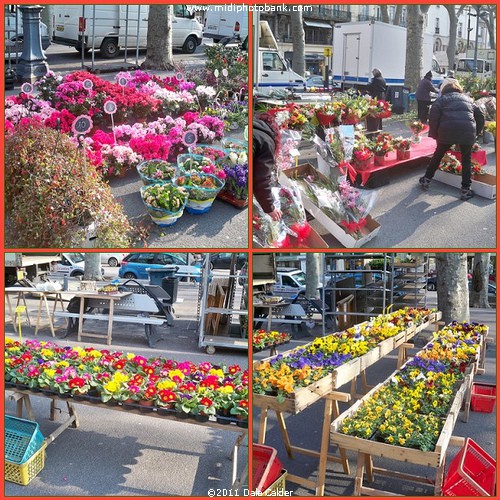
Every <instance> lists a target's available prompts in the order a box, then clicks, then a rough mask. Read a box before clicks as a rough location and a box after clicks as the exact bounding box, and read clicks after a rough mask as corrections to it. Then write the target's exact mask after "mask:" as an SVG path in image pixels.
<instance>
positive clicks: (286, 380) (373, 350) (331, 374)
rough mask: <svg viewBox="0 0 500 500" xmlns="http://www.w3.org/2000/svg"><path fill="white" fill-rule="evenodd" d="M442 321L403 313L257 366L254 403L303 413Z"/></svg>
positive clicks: (419, 313) (409, 311) (412, 311)
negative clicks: (432, 324) (384, 356)
mask: <svg viewBox="0 0 500 500" xmlns="http://www.w3.org/2000/svg"><path fill="white" fill-rule="evenodd" d="M436 317H439V313H433V312H432V311H431V310H428V309H416V308H405V309H400V310H398V311H395V312H393V313H390V314H381V315H379V316H377V317H376V318H373V319H371V320H370V321H367V322H365V323H361V324H360V325H356V326H354V327H352V328H349V329H347V330H345V331H343V332H337V333H333V334H331V335H327V336H326V337H322V338H318V339H316V340H315V341H314V342H311V343H310V344H306V345H303V346H300V347H297V348H295V349H292V350H290V351H287V352H284V353H283V354H279V355H278V356H273V357H270V358H266V359H264V360H262V361H257V362H255V363H254V376H253V397H254V399H253V401H254V403H255V404H256V405H258V406H263V407H266V406H269V407H273V408H275V409H279V410H280V411H284V412H289V413H298V412H299V411H301V410H303V409H304V408H306V407H307V406H309V405H310V404H312V403H314V402H315V401H317V400H318V399H320V398H321V397H322V396H323V395H325V394H328V393H329V392H331V391H332V390H334V389H336V388H338V387H340V386H342V385H343V384H345V383H347V382H349V381H350V380H352V379H353V378H354V377H355V376H357V375H359V374H360V372H361V371H362V370H364V369H366V368H368V367H369V366H370V365H371V364H373V363H375V362H376V361H377V360H378V359H380V357H381V356H383V355H385V354H386V353H387V352H390V351H392V350H393V349H394V348H396V347H398V346H399V345H401V344H402V343H403V342H405V341H407V340H408V339H409V338H411V337H412V336H413V335H415V333H417V332H418V331H420V330H422V329H423V328H425V327H427V326H428V324H429V322H430V321H431V320H434V319H435V318H436ZM396 339H397V340H396Z"/></svg>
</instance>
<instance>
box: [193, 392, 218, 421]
mask: <svg viewBox="0 0 500 500" xmlns="http://www.w3.org/2000/svg"><path fill="white" fill-rule="evenodd" d="M201 395H202V396H203V397H202V398H201V399H200V400H199V403H198V412H197V413H196V415H195V418H196V420H198V421H199V422H206V421H208V419H209V417H210V416H212V415H215V412H216V409H217V407H216V404H215V401H214V399H213V396H212V394H211V393H210V392H208V391H206V392H203V393H202V394H201Z"/></svg>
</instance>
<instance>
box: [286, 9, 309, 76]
mask: <svg viewBox="0 0 500 500" xmlns="http://www.w3.org/2000/svg"><path fill="white" fill-rule="evenodd" d="M290 22H291V25H292V40H293V57H292V68H293V70H294V71H295V73H298V74H299V75H300V76H304V75H305V72H306V40H305V38H306V35H305V33H304V26H303V22H302V11H299V12H295V11H294V12H291V14H290Z"/></svg>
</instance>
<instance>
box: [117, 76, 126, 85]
mask: <svg viewBox="0 0 500 500" xmlns="http://www.w3.org/2000/svg"><path fill="white" fill-rule="evenodd" d="M118 85H120V87H126V86H127V85H128V80H127V78H125V77H124V76H120V78H118Z"/></svg>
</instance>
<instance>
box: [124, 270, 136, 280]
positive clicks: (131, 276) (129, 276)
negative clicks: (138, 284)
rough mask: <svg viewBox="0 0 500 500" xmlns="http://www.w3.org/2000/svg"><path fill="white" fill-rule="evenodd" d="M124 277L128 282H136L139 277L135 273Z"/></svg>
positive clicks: (129, 273)
mask: <svg viewBox="0 0 500 500" xmlns="http://www.w3.org/2000/svg"><path fill="white" fill-rule="evenodd" d="M123 277H124V278H125V279H127V280H135V279H137V276H136V275H135V274H134V273H131V272H128V273H125V274H124V275H123Z"/></svg>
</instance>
